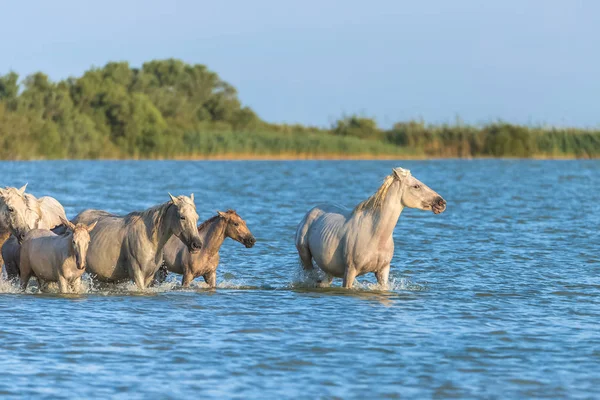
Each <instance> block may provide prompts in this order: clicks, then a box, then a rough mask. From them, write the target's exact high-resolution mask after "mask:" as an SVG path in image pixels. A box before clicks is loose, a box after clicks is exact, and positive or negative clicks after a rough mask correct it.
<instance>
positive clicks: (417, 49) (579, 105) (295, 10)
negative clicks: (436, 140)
mask: <svg viewBox="0 0 600 400" xmlns="http://www.w3.org/2000/svg"><path fill="white" fill-rule="evenodd" d="M0 5H1V10H2V11H1V18H0V38H1V40H0V73H6V72H8V71H9V70H14V71H16V72H18V73H19V74H20V75H22V76H23V75H26V74H29V73H32V72H34V71H39V70H41V71H43V72H46V73H48V74H49V75H50V77H51V78H52V79H60V78H65V77H67V76H70V75H79V74H81V73H82V72H83V71H84V70H86V69H87V68H89V67H90V66H92V65H95V66H102V65H104V64H105V63H106V62H108V61H119V60H125V61H129V62H130V63H131V65H133V66H140V65H141V64H142V63H143V62H144V61H147V60H150V59H156V58H168V57H175V58H180V59H182V60H184V61H186V62H188V63H201V64H205V65H207V66H208V67H209V68H211V69H212V70H214V71H216V72H217V73H219V74H220V75H221V77H222V78H223V79H224V80H226V81H228V82H230V83H231V84H233V85H234V86H235V87H236V88H237V89H238V90H239V94H240V98H241V100H242V101H243V103H244V104H246V105H249V106H250V107H252V108H253V109H254V110H255V111H256V112H258V114H259V115H260V116H261V117H262V118H264V119H266V120H269V121H273V122H289V123H292V122H300V123H304V124H315V125H328V124H330V123H331V122H332V121H333V120H335V119H336V118H337V117H339V116H340V115H341V114H343V113H359V114H362V115H366V116H373V117H375V118H376V119H377V121H378V122H379V123H380V125H383V126H389V125H391V124H392V123H394V122H396V121H399V120H406V119H410V118H423V119H425V120H426V121H428V122H452V121H454V119H455V117H456V116H457V115H458V116H460V117H461V118H462V119H463V120H464V121H466V122H471V123H481V122H486V121H490V120H495V119H498V118H501V119H504V120H507V121H511V122H518V123H526V124H537V123H548V124H555V125H576V126H593V127H598V126H600V102H599V96H600V2H598V1H595V0H588V1H576V0H565V1H555V0H545V1H534V0H497V1H487V0H486V1H484V0H477V1H476V0H473V1H460V0H452V1H449V0H429V1H400V0H369V1H364V0H360V1H355V0H335V1H334V0H303V1H295V0H231V1H227V0H222V1H215V0H211V1H193V0H185V1H184V0H182V1H175V0H171V1H168V2H167V1H152V0H150V1H148V0H147V1H143V2H142V1H127V0H118V1H115V0H103V1H82V0H53V1H26V0H22V1H3V2H1V3H0Z"/></svg>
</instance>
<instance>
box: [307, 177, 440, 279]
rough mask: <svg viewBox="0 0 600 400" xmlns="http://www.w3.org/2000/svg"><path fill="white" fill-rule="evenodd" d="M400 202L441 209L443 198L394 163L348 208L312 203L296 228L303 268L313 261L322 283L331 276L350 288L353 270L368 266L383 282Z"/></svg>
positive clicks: (358, 272) (357, 273) (401, 206)
mask: <svg viewBox="0 0 600 400" xmlns="http://www.w3.org/2000/svg"><path fill="white" fill-rule="evenodd" d="M404 207H409V208H417V209H420V210H431V211H433V213H434V214H439V213H442V212H444V210H445V209H446V201H445V200H444V199H443V198H442V197H441V196H440V195H439V194H437V193H436V192H434V191H433V190H431V189H430V188H428V187H427V186H425V185H424V184H423V183H421V182H420V181H419V180H417V179H416V178H415V177H413V176H412V175H411V173H410V171H409V170H406V169H402V168H395V169H394V170H393V171H392V174H391V175H389V176H387V177H386V178H385V180H384V182H383V184H382V185H381V187H380V188H379V189H378V190H377V192H376V193H375V194H374V195H373V196H371V197H370V198H368V199H367V200H365V201H363V202H362V203H360V204H358V205H357V206H356V207H355V208H354V209H353V210H348V209H346V208H343V207H339V206H335V205H328V204H325V205H319V206H316V207H314V208H313V209H311V210H310V211H309V212H308V213H307V214H306V215H305V216H304V218H303V219H302V221H301V222H300V224H299V225H298V228H297V230H296V248H297V249H298V254H299V255H300V260H301V262H302V266H303V268H304V269H305V270H312V269H313V262H312V260H314V261H315V263H316V265H317V266H318V267H319V268H320V269H321V270H322V271H323V272H324V273H325V274H326V277H325V280H324V281H322V282H320V284H321V285H322V286H328V285H329V284H330V283H331V281H332V280H333V277H338V278H343V279H344V281H343V286H344V287H345V288H351V287H352V284H353V282H354V279H355V278H356V277H357V276H360V275H364V274H366V273H369V272H373V273H374V274H375V277H376V278H377V283H378V284H379V285H381V286H385V287H387V284H388V276H389V273H390V262H391V260H392V256H393V255H394V241H393V238H392V234H393V232H394V227H395V226H396V224H397V223H398V218H400V213H401V212H402V210H403V209H404Z"/></svg>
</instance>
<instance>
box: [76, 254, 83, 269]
mask: <svg viewBox="0 0 600 400" xmlns="http://www.w3.org/2000/svg"><path fill="white" fill-rule="evenodd" d="M75 266H76V267H77V269H79V270H82V269H85V261H83V260H80V259H79V257H75Z"/></svg>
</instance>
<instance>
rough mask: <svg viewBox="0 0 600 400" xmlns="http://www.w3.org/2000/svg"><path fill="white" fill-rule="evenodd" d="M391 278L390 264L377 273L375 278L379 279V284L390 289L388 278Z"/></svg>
mask: <svg viewBox="0 0 600 400" xmlns="http://www.w3.org/2000/svg"><path fill="white" fill-rule="evenodd" d="M389 276H390V266H389V264H388V265H386V266H385V267H383V268H382V269H380V270H379V271H377V272H375V278H377V284H378V285H379V286H381V287H383V288H386V289H387V287H388V277H389Z"/></svg>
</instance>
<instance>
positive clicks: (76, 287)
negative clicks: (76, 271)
mask: <svg viewBox="0 0 600 400" xmlns="http://www.w3.org/2000/svg"><path fill="white" fill-rule="evenodd" d="M71 290H72V291H73V293H81V277H79V278H77V279H75V280H74V281H73V282H71Z"/></svg>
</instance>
